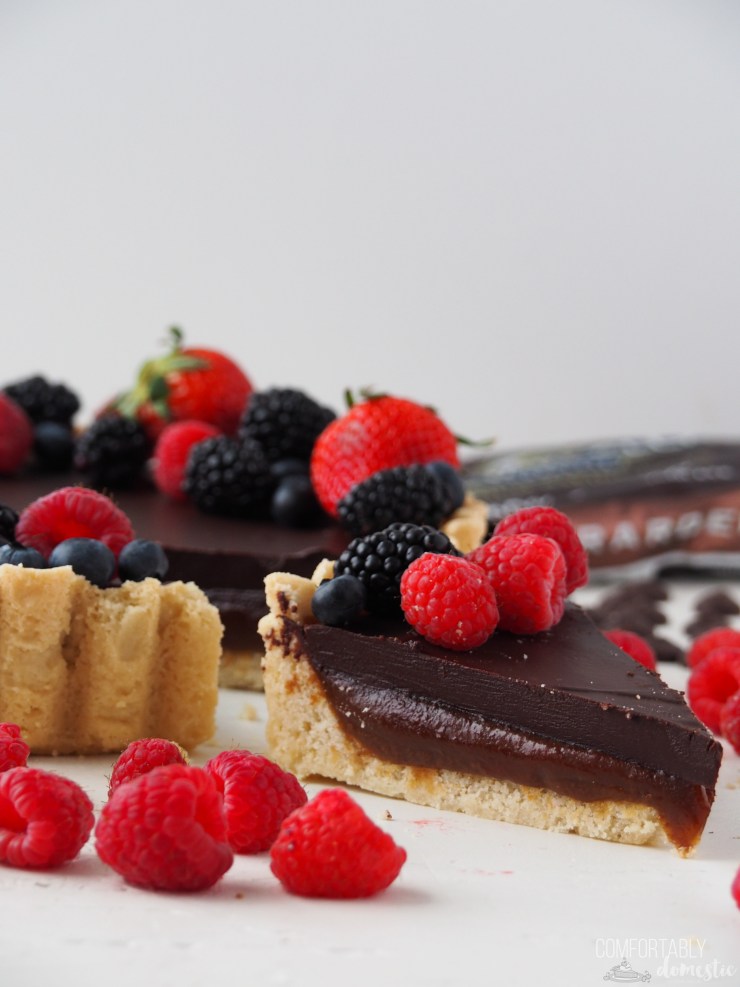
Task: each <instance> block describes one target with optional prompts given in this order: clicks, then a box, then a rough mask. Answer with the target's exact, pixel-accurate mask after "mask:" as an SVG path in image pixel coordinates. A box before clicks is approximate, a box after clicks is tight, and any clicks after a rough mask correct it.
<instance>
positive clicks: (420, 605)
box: [401, 552, 498, 651]
mask: <svg viewBox="0 0 740 987" xmlns="http://www.w3.org/2000/svg"><path fill="white" fill-rule="evenodd" d="M401 608H402V609H403V612H404V615H405V617H406V620H408V622H409V623H410V624H411V626H412V627H413V628H414V629H415V630H417V631H418V632H419V634H421V636H422V637H424V638H426V640H427V641H431V642H432V643H433V644H439V645H442V646H443V647H446V648H451V649H452V650H453V651H467V650H469V649H470V648H477V647H478V646H479V645H481V644H483V642H484V641H487V640H488V638H489V637H490V636H491V634H493V632H494V630H495V629H496V625H497V624H498V607H497V606H496V595H495V593H494V592H493V587H492V586H491V584H490V582H489V581H488V579H487V578H486V574H485V573H484V572H483V570H482V569H481V567H480V566H478V565H475V563H473V562H469V561H468V560H467V559H461V558H459V557H457V556H455V555H435V554H433V553H432V552H425V553H424V555H422V556H420V557H419V558H418V559H416V560H415V561H414V562H412V563H411V565H410V566H409V567H408V569H406V571H405V572H404V574H403V576H402V577H401Z"/></svg>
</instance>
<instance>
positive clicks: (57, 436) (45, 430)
mask: <svg viewBox="0 0 740 987" xmlns="http://www.w3.org/2000/svg"><path fill="white" fill-rule="evenodd" d="M33 450H34V452H35V453H36V458H37V459H38V461H39V465H40V466H42V467H43V468H44V469H48V470H65V469H68V468H69V467H70V466H71V465H72V459H73V457H74V451H75V440H74V436H73V435H72V430H71V429H70V428H68V427H67V426H66V425H62V424H60V423H59V422H39V424H38V425H37V426H36V427H35V428H34V430H33Z"/></svg>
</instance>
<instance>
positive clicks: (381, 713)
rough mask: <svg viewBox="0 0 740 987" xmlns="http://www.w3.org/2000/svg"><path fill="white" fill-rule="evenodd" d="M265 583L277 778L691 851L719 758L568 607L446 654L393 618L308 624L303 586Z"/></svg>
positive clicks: (658, 689)
mask: <svg viewBox="0 0 740 987" xmlns="http://www.w3.org/2000/svg"><path fill="white" fill-rule="evenodd" d="M315 579H316V577H315ZM265 584H266V589H267V602H268V605H269V607H270V612H269V614H267V615H266V616H265V617H263V618H262V620H261V621H260V625H259V629H260V633H261V635H262V637H263V639H264V642H265V648H266V653H265V658H264V662H263V671H264V680H265V692H266V698H267V705H268V726H267V736H268V741H269V743H270V746H271V751H272V755H273V756H274V757H275V759H276V760H277V761H278V762H279V763H280V764H281V765H282V766H283V767H285V768H287V769H289V770H291V771H293V772H295V773H296V774H298V775H299V776H300V777H309V776H312V775H316V776H323V777H326V778H331V779H336V780H338V781H341V782H345V783H347V784H352V785H358V786H360V787H361V788H365V789H367V790H369V791H373V792H378V793H380V794H384V795H390V796H395V797H398V798H404V799H407V800H408V801H411V802H417V803H420V804H422V805H430V806H434V807H436V808H440V809H451V810H457V811H461V812H466V813H469V814H471V815H477V816H483V817H486V818H491V819H498V820H502V821H505V822H511V823H520V824H524V825H529V826H535V827H538V828H540V829H548V830H553V831H556V832H567V833H578V834H580V835H582V836H591V837H596V838H600V839H605V840H612V841H615V842H620V843H631V844H661V843H666V842H668V843H670V844H672V845H673V846H674V847H676V849H677V850H678V851H679V852H680V853H681V854H682V855H686V854H688V853H689V852H691V850H692V849H693V848H694V847H695V846H696V844H697V842H698V841H699V839H700V837H701V833H702V830H703V828H704V824H705V822H706V819H707V816H708V814H709V810H710V808H711V805H712V801H713V799H714V791H715V785H716V781H717V774H718V771H719V765H720V761H721V757H722V747H721V745H720V744H719V743H718V742H717V741H715V740H714V739H713V738H712V736H711V735H710V734H709V733H708V732H707V730H706V729H705V728H704V727H703V726H702V724H701V723H699V721H698V720H697V719H696V717H695V716H694V715H693V713H692V712H691V710H690V709H689V708H688V706H687V705H686V703H685V701H684V699H683V696H682V695H681V694H680V693H679V692H676V691H675V690H673V689H670V688H668V686H667V685H666V684H665V683H664V682H663V681H662V679H661V678H660V677H659V676H658V675H657V674H655V673H654V672H651V671H649V670H648V669H646V668H644V667H643V666H642V665H640V664H638V663H637V662H635V661H634V660H633V659H632V658H630V657H629V655H627V654H625V653H624V652H623V651H621V650H620V649H619V648H616V647H615V646H614V645H612V644H611V643H610V642H609V641H608V640H607V639H606V638H605V637H604V636H603V635H602V634H601V632H600V631H599V630H598V629H597V628H596V626H595V625H594V624H593V623H592V621H591V620H590V619H589V618H588V617H587V616H586V615H585V614H584V613H583V612H582V611H581V610H580V609H579V608H578V607H577V606H575V605H573V604H568V606H567V607H566V612H565V615H564V617H563V619H562V620H561V622H560V623H559V624H557V625H556V626H555V627H553V628H552V629H551V630H550V631H547V632H544V633H542V634H538V635H532V636H517V635H513V634H508V633H505V632H499V631H497V632H496V633H494V634H493V635H492V636H491V637H490V638H489V640H488V641H487V642H486V644H484V645H483V646H482V647H480V648H476V649H475V650H473V651H467V652H456V651H448V650H445V649H443V648H440V647H437V646H435V645H432V644H429V643H428V642H427V641H425V640H424V639H423V638H421V637H420V636H419V635H418V634H416V632H414V631H413V630H412V629H411V628H410V627H409V626H408V625H407V624H406V623H405V622H404V621H403V620H401V619H395V618H393V619H388V620H380V619H378V618H377V617H373V618H367V619H366V620H365V621H364V622H362V621H360V622H357V623H356V624H354V625H353V626H352V627H351V628H336V627H328V626H324V625H321V624H318V623H315V622H313V618H312V615H311V597H312V594H313V590H314V582H312V581H310V580H307V579H305V578H300V577H296V576H294V575H292V574H286V573H273V574H272V575H270V576H268V577H267V579H266V580H265Z"/></svg>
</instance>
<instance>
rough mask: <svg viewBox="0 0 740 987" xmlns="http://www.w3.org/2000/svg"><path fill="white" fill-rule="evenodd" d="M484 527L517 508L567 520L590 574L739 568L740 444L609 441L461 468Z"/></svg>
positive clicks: (518, 453)
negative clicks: (482, 508) (484, 511)
mask: <svg viewBox="0 0 740 987" xmlns="http://www.w3.org/2000/svg"><path fill="white" fill-rule="evenodd" d="M463 477H464V481H465V485H466V487H467V488H468V489H469V490H471V491H472V492H473V493H474V494H476V495H477V496H478V497H480V498H481V499H482V500H485V501H486V502H487V503H488V504H489V516H490V520H491V523H492V525H495V523H496V522H497V521H498V520H499V519H500V518H502V517H504V515H506V514H510V513H511V512H512V511H515V510H518V509H519V508H521V507H529V506H532V505H535V504H548V505H551V506H552V507H557V508H558V509H559V510H561V511H563V512H564V513H566V514H567V515H568V516H569V517H570V518H571V520H572V521H573V523H574V524H575V526H576V529H577V531H578V534H579V536H580V538H581V541H582V542H583V544H584V546H585V547H586V550H587V552H588V555H589V561H590V566H591V572H592V576H593V577H594V578H595V579H599V578H603V579H610V578H621V577H630V578H634V577H637V578H645V577H650V576H653V575H656V574H658V573H660V572H664V571H665V570H667V569H673V568H690V569H694V570H699V569H703V570H707V571H709V570H711V571H715V572H716V571H726V572H727V573H728V574H732V575H736V574H737V572H738V571H740V443H739V442H731V441H714V440H694V439H691V440H689V439H656V440H654V441H651V440H645V439H625V440H608V441H600V442H591V443H582V444H575V445H564V446H551V447H544V448H535V449H521V450H514V451H511V452H500V453H494V454H491V455H487V456H484V457H481V458H477V459H473V460H471V461H470V462H467V463H465V464H464V465H463Z"/></svg>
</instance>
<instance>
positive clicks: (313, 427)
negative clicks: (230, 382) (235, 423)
mask: <svg viewBox="0 0 740 987" xmlns="http://www.w3.org/2000/svg"><path fill="white" fill-rule="evenodd" d="M334 418H336V415H335V414H334V412H333V411H332V410H331V409H330V408H324V407H322V406H321V405H320V404H318V403H317V402H316V401H314V400H313V398H310V397H309V396H308V395H307V394H305V393H304V392H303V391H297V390H294V389H292V388H288V387H271V388H269V390H266V391H257V392H256V393H255V394H253V395H252V396H251V398H250V399H249V403H248V404H247V407H246V410H245V412H244V414H243V416H242V420H241V424H240V425H239V436H240V438H247V437H248V438H250V439H256V440H257V441H258V442H259V443H260V444H261V445H262V448H263V449H264V450H265V455H266V456H267V458H268V459H269V460H270V462H275V461H276V460H279V459H303V460H308V459H309V458H310V457H311V450H312V449H313V446H314V442H315V441H316V439H317V438H318V437H319V435H320V434H321V432H323V431H324V429H325V428H326V426H327V425H328V424H329V422H331V421H333V420H334Z"/></svg>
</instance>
